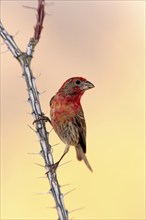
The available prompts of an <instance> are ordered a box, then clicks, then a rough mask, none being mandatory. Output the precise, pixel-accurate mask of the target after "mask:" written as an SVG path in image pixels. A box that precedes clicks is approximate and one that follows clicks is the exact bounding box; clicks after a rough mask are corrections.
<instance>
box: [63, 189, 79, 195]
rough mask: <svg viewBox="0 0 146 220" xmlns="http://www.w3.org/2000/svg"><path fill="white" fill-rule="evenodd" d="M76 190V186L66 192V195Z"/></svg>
mask: <svg viewBox="0 0 146 220" xmlns="http://www.w3.org/2000/svg"><path fill="white" fill-rule="evenodd" d="M75 190H76V188H74V189H71V190H70V191H68V192H66V193H65V194H64V196H66V195H68V194H69V193H71V192H73V191H75Z"/></svg>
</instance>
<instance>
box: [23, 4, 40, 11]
mask: <svg viewBox="0 0 146 220" xmlns="http://www.w3.org/2000/svg"><path fill="white" fill-rule="evenodd" d="M22 7H23V8H27V9H33V10H35V11H37V8H34V7H30V6H27V5H22Z"/></svg>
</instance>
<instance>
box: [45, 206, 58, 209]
mask: <svg viewBox="0 0 146 220" xmlns="http://www.w3.org/2000/svg"><path fill="white" fill-rule="evenodd" d="M46 208H47V209H48V208H49V209H56V208H57V207H56V206H49V207H46Z"/></svg>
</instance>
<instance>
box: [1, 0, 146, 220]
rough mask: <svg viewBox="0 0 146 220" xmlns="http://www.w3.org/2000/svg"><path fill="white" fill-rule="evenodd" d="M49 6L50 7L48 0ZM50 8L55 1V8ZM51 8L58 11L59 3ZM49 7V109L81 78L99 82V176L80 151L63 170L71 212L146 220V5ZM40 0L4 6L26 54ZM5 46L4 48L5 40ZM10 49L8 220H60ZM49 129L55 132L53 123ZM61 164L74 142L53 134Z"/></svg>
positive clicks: (45, 104)
mask: <svg viewBox="0 0 146 220" xmlns="http://www.w3.org/2000/svg"><path fill="white" fill-rule="evenodd" d="M47 2H48V1H47ZM49 2H50V1H49ZM49 2H48V3H49ZM52 3H53V4H52V5H50V4H48V5H47V6H46V12H47V13H48V14H49V13H50V14H52V15H51V16H46V17H45V22H44V29H43V32H42V36H41V40H40V42H39V44H38V46H37V47H36V50H35V54H34V59H33V62H32V69H33V72H34V75H35V76H36V77H37V76H39V75H40V74H41V76H40V77H39V78H38V79H37V86H38V89H39V91H40V92H43V91H44V90H46V92H45V93H44V94H42V95H41V96H40V99H41V104H42V108H43V111H44V112H45V114H46V115H49V100H50V98H51V97H52V96H53V95H54V94H55V92H56V91H57V90H58V88H59V87H60V86H61V84H62V83H63V82H64V81H65V80H66V79H68V78H69V77H72V76H83V77H85V78H87V79H88V80H90V81H91V82H93V83H94V85H95V88H94V89H93V90H90V91H88V92H87V93H86V94H85V95H84V97H83V99H82V105H83V108H84V112H85V116H86V123H87V129H88V131H87V157H88V159H89V161H90V163H91V165H92V167H93V170H94V172H93V174H92V173H90V172H89V170H88V169H87V168H86V166H85V165H84V163H83V162H82V163H80V162H78V161H77V160H76V155H75V151H74V149H73V148H71V149H70V152H69V153H68V155H67V156H66V157H65V159H64V161H63V162H66V161H69V160H72V161H71V163H69V164H67V165H65V166H62V167H60V168H59V169H58V171H57V173H58V179H59V182H60V184H61V185H63V184H68V183H69V184H70V185H69V186H66V187H64V188H62V191H63V192H64V193H66V192H67V191H69V190H71V189H73V188H76V190H75V191H73V192H72V193H70V194H68V195H66V197H65V204H66V208H67V209H68V210H69V211H70V210H74V209H76V208H82V207H83V209H82V210H79V211H78V212H72V213H70V218H71V217H75V219H98V220H101V219H107V220H109V219H111V220H113V219H116V220H118V219H129V220H130V219H136V220H140V219H145V216H144V208H145V204H144V202H145V201H144V195H145V192H144V189H145V184H144V180H145V179H144V175H145V166H144V163H145V149H144V135H145V134H144V80H145V79H144V78H145V77H144V71H145V69H144V68H145V32H144V29H145V2H144V1H54V2H52ZM22 5H27V6H30V7H37V1H12V0H11V1H8V0H7V1H5V0H2V1H1V19H2V22H3V24H4V26H5V27H6V29H7V30H8V31H9V33H10V34H12V35H15V33H16V32H18V34H16V36H15V37H14V38H15V41H16V42H17V44H18V45H19V46H20V48H21V49H22V50H25V49H26V45H27V43H28V41H29V39H30V37H31V36H33V27H34V25H35V21H36V19H35V11H33V10H29V9H25V8H23V7H22ZM1 42H2V41H1ZM6 50H7V48H6V47H5V45H1V125H2V130H1V137H2V144H1V190H2V204H1V205H2V206H1V211H2V213H1V215H2V216H1V217H2V219H3V220H6V219H7V220H8V219H26V220H32V219H57V215H56V210H55V209H50V208H49V207H52V206H54V202H53V199H52V197H51V195H50V194H47V195H38V193H41V192H47V191H49V184H48V181H47V179H45V178H38V177H43V176H44V173H45V170H44V169H43V168H41V167H39V166H36V165H35V163H40V164H43V160H42V158H41V157H40V156H39V155H29V154H28V153H37V152H39V151H40V146H39V143H38V139H37V136H36V135H35V134H34V133H33V132H32V131H31V130H30V129H29V128H28V126H27V124H29V125H31V124H32V121H33V118H32V117H31V115H30V114H29V113H30V112H31V108H30V106H29V104H28V103H27V91H26V86H25V82H24V80H23V79H22V78H21V74H22V71H21V68H20V66H19V64H18V62H17V61H16V60H15V59H14V58H13V56H12V55H11V53H10V52H5V51H6ZM47 128H48V131H50V130H51V127H50V125H49V124H48V125H47ZM50 143H51V144H52V145H54V144H56V143H60V145H58V146H55V147H54V151H53V155H54V158H55V161H57V160H58V158H59V157H60V155H61V154H62V153H63V151H64V147H65V146H64V144H63V143H61V141H60V140H59V139H58V137H57V136H56V134H55V133H54V132H51V134H50Z"/></svg>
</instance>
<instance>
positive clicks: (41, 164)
mask: <svg viewBox="0 0 146 220" xmlns="http://www.w3.org/2000/svg"><path fill="white" fill-rule="evenodd" d="M34 164H36V165H38V166H40V167H43V168H46V166H44V165H42V164H39V163H34Z"/></svg>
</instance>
